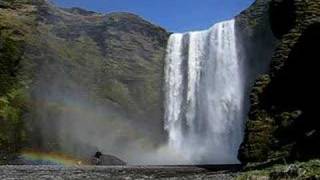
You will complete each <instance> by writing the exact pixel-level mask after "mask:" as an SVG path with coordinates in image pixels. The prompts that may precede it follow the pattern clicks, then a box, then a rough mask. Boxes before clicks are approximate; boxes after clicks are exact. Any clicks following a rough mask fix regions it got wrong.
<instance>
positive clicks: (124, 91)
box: [0, 0, 168, 157]
mask: <svg viewBox="0 0 320 180" xmlns="http://www.w3.org/2000/svg"><path fill="white" fill-rule="evenodd" d="M0 22H1V23H0V125H1V126H0V156H1V157H7V156H8V155H10V156H11V155H13V154H15V153H17V152H19V150H20V148H21V147H22V146H24V145H27V146H33V147H38V148H59V147H60V146H61V144H60V145H59V144H57V141H58V139H59V135H58V134H57V133H58V131H57V129H56V128H55V127H57V126H58V125H59V123H61V121H62V119H60V118H58V117H61V116H62V115H65V114H66V113H68V114H72V115H77V116H76V117H74V119H75V120H77V119H79V117H81V116H82V117H81V118H86V120H87V121H91V120H96V119H98V118H100V119H102V118H104V119H105V120H104V121H106V122H110V123H109V126H113V125H114V124H119V123H120V122H119V121H124V119H126V120H127V119H130V120H131V121H132V124H145V125H146V126H148V127H150V129H149V130H150V131H149V130H148V132H136V130H135V128H134V127H126V128H124V127H123V126H124V125H120V124H119V125H117V126H121V127H122V129H123V131H126V133H127V134H128V136H130V137H121V138H122V140H121V141H123V142H126V141H128V138H133V139H134V138H136V136H137V134H139V133H140V134H141V133H145V134H148V133H149V134H148V135H146V137H148V138H150V139H152V138H155V139H156V138H159V137H161V136H162V135H163V132H162V130H161V128H159V127H160V126H162V123H161V122H162V121H161V117H162V92H161V83H162V78H163V66H164V65H163V63H164V61H163V58H164V55H165V48H166V47H165V46H166V41H167V38H168V33H167V32H166V31H165V30H164V29H162V28H160V27H158V26H155V25H153V24H151V23H149V22H147V21H145V20H143V19H142V18H140V17H139V16H136V15H133V14H130V13H112V14H106V15H104V14H99V13H95V12H91V11H86V10H83V9H79V8H71V9H63V8H58V7H55V6H54V5H52V4H51V3H50V2H49V1H46V0H37V1H34V0H25V1H15V0H1V1H0ZM83 102H87V104H90V105H88V106H84V105H83V104H84V103H83ZM71 104H72V105H71ZM98 107H99V108H98ZM76 108H78V109H76ZM79 108H81V109H82V111H80V110H79ZM98 109H105V112H103V113H102V112H100V111H101V110H98ZM84 111H86V113H85V112H84ZM107 112H108V113H107ZM99 113H100V114H107V116H105V117H97V116H99V115H96V114H99ZM80 114H84V115H85V116H84V115H80ZM100 116H102V115H100ZM68 119H71V117H68ZM121 119H122V120H121ZM63 120H66V119H63ZM45 127H50V128H45ZM119 129H121V128H119ZM151 132H152V133H151ZM26 137H27V138H26ZM44 141H46V142H44ZM49 141H50V142H49ZM150 141H151V140H150ZM78 149H79V148H78ZM55 150H57V149H55Z"/></svg>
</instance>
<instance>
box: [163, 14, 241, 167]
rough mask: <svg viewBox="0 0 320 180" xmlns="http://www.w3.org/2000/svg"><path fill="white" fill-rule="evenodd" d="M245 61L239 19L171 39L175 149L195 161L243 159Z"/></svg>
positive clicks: (169, 94) (169, 110) (169, 106)
mask: <svg viewBox="0 0 320 180" xmlns="http://www.w3.org/2000/svg"><path fill="white" fill-rule="evenodd" d="M239 60H240V58H239V52H237V47H236V32H235V21H234V20H230V21H225V22H222V23H218V24H216V25H214V26H213V27H211V28H210V29H209V30H206V31H199V32H190V33H184V34H180V33H176V34H172V35H171V36H170V38H169V42H168V48H167V57H166V67H165V86H166V94H165V108H166V109H165V121H166V122H165V129H166V131H167V132H168V136H169V147H170V148H172V149H173V150H174V151H175V152H176V153H178V154H180V155H181V156H182V157H183V158H185V159H186V160H188V161H189V162H191V163H195V164H196V163H198V164H200V163H202V164H204V163H210V164H231V163H238V160H237V152H238V148H239V145H240V143H241V141H242V137H243V119H244V117H243V114H244V113H243V109H244V108H243V99H244V87H243V83H242V81H243V80H242V77H243V76H242V68H241V67H242V65H241V62H239Z"/></svg>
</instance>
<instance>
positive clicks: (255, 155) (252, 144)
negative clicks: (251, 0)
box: [239, 0, 320, 163]
mask: <svg viewBox="0 0 320 180" xmlns="http://www.w3.org/2000/svg"><path fill="white" fill-rule="evenodd" d="M269 17H270V23H271V28H272V31H273V34H274V36H275V37H277V39H278V43H277V46H276V49H275V50H274V52H273V53H272V54H273V55H272V59H271V66H270V70H269V72H268V73H266V74H263V75H261V76H260V77H259V78H258V80H257V81H256V82H255V85H254V87H253V90H252V92H251V94H250V100H251V108H250V112H249V120H248V121H247V124H246V135H245V139H244V142H243V144H242V146H241V148H240V151H239V158H240V160H241V161H242V162H244V163H249V162H266V161H267V162H270V161H277V160H283V159H287V160H307V159H311V158H319V155H320V154H319V152H320V148H319V142H318V139H319V127H320V126H319V122H318V120H317V118H316V117H317V113H316V112H317V111H316V105H315V104H316V102H317V99H318V95H317V94H318V93H317V92H318V91H319V88H318V87H317V86H316V85H313V83H314V82H316V76H317V75H316V67H317V66H316V59H317V58H318V57H319V55H318V53H317V52H318V50H319V48H318V46H317V45H316V44H317V42H318V41H319V39H320V37H319V30H320V29H319V28H320V24H319V22H320V1H318V0H310V1H299V0H273V1H271V2H270V7H269Z"/></svg>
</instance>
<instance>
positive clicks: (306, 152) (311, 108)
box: [265, 23, 320, 160]
mask: <svg viewBox="0 0 320 180" xmlns="http://www.w3.org/2000/svg"><path fill="white" fill-rule="evenodd" d="M319 32H320V24H319V23H318V24H314V25H312V26H310V27H309V28H307V29H306V30H305V32H304V33H303V35H302V36H301V37H300V39H299V41H298V43H297V44H296V45H295V46H294V48H293V50H292V52H291V53H290V55H289V57H288V60H287V62H286V64H285V66H284V67H283V69H282V70H281V71H280V72H279V74H278V75H277V77H275V79H274V81H273V82H272V83H271V84H270V86H269V88H268V89H267V93H266V96H265V102H266V107H268V108H269V110H270V111H271V112H273V113H275V114H282V115H283V112H289V116H290V113H291V114H292V113H294V114H295V115H294V116H295V118H293V120H292V119H291V120H289V121H287V122H286V121H284V120H283V118H280V119H281V121H279V122H276V123H277V124H278V127H279V128H278V129H277V131H276V138H277V139H278V141H279V142H277V143H276V146H278V147H283V146H285V145H293V148H292V152H291V153H290V154H291V157H290V159H291V158H292V159H301V160H305V159H310V158H314V157H319V152H320V145H319V143H318V141H317V140H319V138H320V132H319V125H320V123H319V121H318V118H317V117H318V116H319V113H318V110H317V109H318V108H317V107H318V105H317V104H318V100H319V94H318V93H319V90H320V89H319V86H318V84H317V82H318V81H319V79H318V68H319V67H318V65H317V64H318V60H319V52H320V48H319V46H318V45H317V44H318V43H319V42H320V34H319ZM275 148H277V147H275Z"/></svg>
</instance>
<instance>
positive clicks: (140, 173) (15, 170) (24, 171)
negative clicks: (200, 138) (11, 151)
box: [0, 166, 234, 180]
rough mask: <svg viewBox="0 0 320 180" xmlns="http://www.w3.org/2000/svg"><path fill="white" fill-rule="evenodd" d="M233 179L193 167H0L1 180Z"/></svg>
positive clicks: (224, 173) (225, 174)
mask: <svg viewBox="0 0 320 180" xmlns="http://www.w3.org/2000/svg"><path fill="white" fill-rule="evenodd" d="M233 177H234V174H233V173H230V172H227V171H212V170H208V169H206V168H199V167H194V166H186V167H183V166H182V167H179V166H123V167H120V166H118V167H116V166H77V167H76V166H75V167H63V166H0V179H1V180H16V179H17V180H33V179H46V180H51V179H52V180H60V179H125V180H130V179H190V180H195V179H219V180H228V179H232V178H233Z"/></svg>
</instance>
